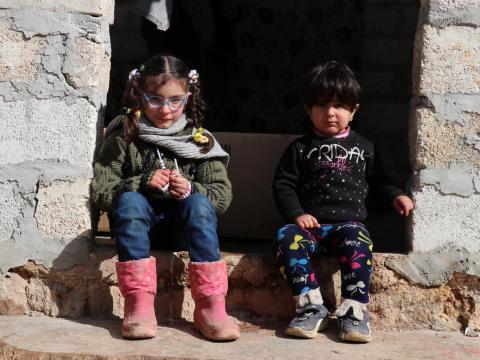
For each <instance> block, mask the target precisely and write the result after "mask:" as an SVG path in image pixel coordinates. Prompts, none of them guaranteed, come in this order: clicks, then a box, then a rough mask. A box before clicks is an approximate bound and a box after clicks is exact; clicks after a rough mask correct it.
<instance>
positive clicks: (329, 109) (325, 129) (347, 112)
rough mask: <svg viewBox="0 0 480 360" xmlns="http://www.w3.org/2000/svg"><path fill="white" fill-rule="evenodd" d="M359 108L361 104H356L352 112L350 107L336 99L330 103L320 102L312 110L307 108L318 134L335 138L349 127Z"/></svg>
mask: <svg viewBox="0 0 480 360" xmlns="http://www.w3.org/2000/svg"><path fill="white" fill-rule="evenodd" d="M358 107H359V104H356V105H355V107H354V108H353V110H352V109H350V106H348V105H346V104H341V103H339V102H338V101H337V99H335V98H334V99H333V100H331V101H329V102H319V103H317V104H315V105H313V106H312V108H311V109H308V108H307V112H308V115H309V116H310V119H311V120H312V123H313V126H314V127H315V129H316V130H317V131H318V132H320V133H322V134H325V135H329V136H335V135H337V134H338V133H340V132H342V131H343V130H345V129H346V128H347V127H348V124H349V123H350V121H352V120H353V115H354V114H355V112H356V111H357V110H358Z"/></svg>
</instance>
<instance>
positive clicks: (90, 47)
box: [63, 37, 110, 94]
mask: <svg viewBox="0 0 480 360" xmlns="http://www.w3.org/2000/svg"><path fill="white" fill-rule="evenodd" d="M92 59H94V61H92ZM63 71H64V73H65V76H66V79H67V82H68V83H69V84H70V85H71V86H73V87H74V88H82V87H93V88H96V89H98V91H99V92H101V93H104V94H106V93H107V91H108V83H109V76H110V55H109V50H108V51H107V49H106V48H105V45H104V44H101V43H100V44H99V43H96V42H93V41H90V40H88V39H86V38H84V37H78V38H76V39H75V41H74V42H73V51H72V53H67V58H66V60H65V63H64V66H63Z"/></svg>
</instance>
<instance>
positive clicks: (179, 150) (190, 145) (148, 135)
mask: <svg viewBox="0 0 480 360" xmlns="http://www.w3.org/2000/svg"><path fill="white" fill-rule="evenodd" d="M121 120H122V119H120V116H117V117H116V118H115V119H114V120H113V121H112V123H110V124H109V125H108V127H107V129H106V131H105V136H106V135H107V134H108V133H110V132H111V130H112V129H113V127H116V126H117V125H119V122H120V121H121ZM114 122H115V123H116V124H113V123H114ZM187 125H188V121H187V118H186V116H185V115H182V116H181V117H180V118H179V119H178V120H177V121H175V123H173V125H172V126H170V127H169V128H167V129H160V128H157V127H156V126H155V125H153V124H152V123H151V122H150V121H149V120H148V119H146V118H145V117H144V116H142V117H141V118H140V120H139V123H138V129H139V137H140V139H141V140H143V141H145V142H148V143H151V144H154V145H156V146H159V147H162V148H164V149H168V150H170V151H171V152H173V153H174V154H175V155H176V156H178V157H179V158H184V159H210V158H214V157H217V158H220V160H221V161H222V162H223V163H224V165H225V166H227V165H228V162H229V158H230V157H229V155H228V153H227V152H225V151H224V150H223V149H222V147H221V146H220V144H219V142H218V141H217V140H216V139H215V138H214V137H213V135H212V134H211V133H210V132H209V131H207V130H204V133H206V134H209V135H210V136H212V138H213V139H214V144H213V147H212V149H210V151H208V152H207V153H202V152H200V150H201V146H199V145H200V144H198V143H197V142H195V141H194V140H193V135H194V134H195V132H196V131H197V128H196V127H193V129H192V132H191V133H190V134H187V135H176V134H177V133H178V132H180V131H181V130H183V129H184V128H185V127H186V126H187Z"/></svg>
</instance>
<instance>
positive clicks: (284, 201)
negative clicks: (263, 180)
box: [273, 142, 305, 222]
mask: <svg viewBox="0 0 480 360" xmlns="http://www.w3.org/2000/svg"><path fill="white" fill-rule="evenodd" d="M300 150H301V147H300V143H296V142H294V143H292V144H290V145H289V146H288V147H287V149H286V150H285V152H284V153H283V155H282V157H281V159H280V162H279V163H278V165H277V168H276V170H275V175H274V178H273V197H274V200H275V203H276V205H277V208H278V210H279V212H280V214H281V215H282V216H283V218H284V219H285V220H286V221H288V222H293V221H294V220H295V218H296V217H298V216H300V215H303V214H305V211H304V210H303V208H302V206H301V204H300V199H299V198H298V194H297V184H298V181H299V178H300V160H301V156H302V154H301V151H300Z"/></svg>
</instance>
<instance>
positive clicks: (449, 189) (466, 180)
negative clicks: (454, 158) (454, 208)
mask: <svg viewBox="0 0 480 360" xmlns="http://www.w3.org/2000/svg"><path fill="white" fill-rule="evenodd" d="M473 178H474V177H473V171H472V169H469V168H466V167H465V166H462V165H459V164H451V165H450V167H449V168H448V169H445V168H441V169H435V168H428V167H427V168H426V169H422V170H420V173H419V183H420V185H434V186H435V187H436V188H437V190H439V191H440V192H441V193H442V194H455V195H458V196H463V197H469V196H470V195H472V194H473V192H474V188H473Z"/></svg>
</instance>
